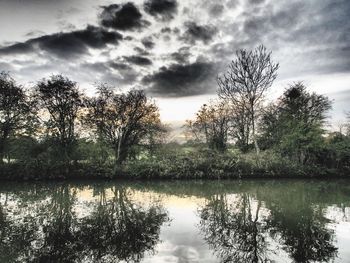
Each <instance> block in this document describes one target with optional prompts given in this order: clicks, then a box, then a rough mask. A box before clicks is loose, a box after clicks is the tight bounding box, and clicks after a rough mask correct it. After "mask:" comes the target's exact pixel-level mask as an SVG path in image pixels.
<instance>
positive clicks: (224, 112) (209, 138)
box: [186, 102, 230, 151]
mask: <svg viewBox="0 0 350 263" xmlns="http://www.w3.org/2000/svg"><path fill="white" fill-rule="evenodd" d="M229 123H230V111H229V108H228V107H227V106H226V105H225V103H223V102H220V103H211V104H209V105H207V104H204V105H203V106H202V107H201V108H200V110H199V111H198V113H197V115H196V119H195V120H194V121H190V120H187V121H186V128H187V130H188V132H190V133H192V134H193V135H194V136H195V138H196V139H197V140H203V139H204V140H205V142H206V143H207V144H208V146H209V148H211V149H214V150H219V151H224V150H226V148H227V139H228V132H229Z"/></svg>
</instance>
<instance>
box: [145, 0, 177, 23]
mask: <svg viewBox="0 0 350 263" xmlns="http://www.w3.org/2000/svg"><path fill="white" fill-rule="evenodd" d="M177 6H178V4H177V1H176V0H147V1H146V2H145V3H144V9H145V11H146V12H147V13H149V14H150V15H152V16H155V17H156V18H161V19H162V20H170V19H173V18H174V15H175V14H176V13H177Z"/></svg>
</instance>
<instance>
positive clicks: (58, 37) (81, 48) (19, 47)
mask: <svg viewBox="0 0 350 263" xmlns="http://www.w3.org/2000/svg"><path fill="white" fill-rule="evenodd" d="M122 38H123V37H122V35H121V34H119V33H118V32H109V31H106V30H104V29H101V28H99V27H95V26H90V25H89V26H87V27H86V28H85V29H83V30H77V31H72V32H66V33H56V34H52V35H45V36H41V37H37V38H32V39H29V40H27V41H26V42H24V43H16V44H13V45H10V46H6V47H2V48H0V54H3V55H8V54H22V53H29V52H34V51H39V52H40V51H46V52H48V53H50V54H53V55H56V56H59V57H63V58H69V57H71V56H76V55H81V54H85V53H88V48H96V49H100V48H104V47H106V45H107V44H114V45H116V44H118V42H119V41H120V40H122Z"/></svg>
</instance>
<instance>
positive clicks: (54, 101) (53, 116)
mask: <svg viewBox="0 0 350 263" xmlns="http://www.w3.org/2000/svg"><path fill="white" fill-rule="evenodd" d="M34 96H35V98H36V99H37V102H38V104H39V105H40V107H41V108H42V109H43V110H45V111H46V112H47V113H48V115H49V119H48V120H47V121H45V122H44V124H45V126H46V132H47V134H48V135H50V136H52V137H53V139H54V141H55V144H57V145H58V146H59V150H60V151H62V153H63V158H64V159H65V160H66V161H67V160H69V158H70V157H71V154H72V152H73V150H74V147H75V143H76V139H77V137H78V135H77V134H76V132H75V126H76V121H77V118H78V114H79V110H80V109H81V108H82V107H83V99H82V93H81V92H80V91H79V89H78V87H77V84H76V82H74V81H71V80H70V79H68V78H66V77H64V76H62V75H53V76H51V77H50V78H49V79H43V80H41V81H39V82H38V84H37V86H36V87H35V91H34ZM43 116H45V113H43Z"/></svg>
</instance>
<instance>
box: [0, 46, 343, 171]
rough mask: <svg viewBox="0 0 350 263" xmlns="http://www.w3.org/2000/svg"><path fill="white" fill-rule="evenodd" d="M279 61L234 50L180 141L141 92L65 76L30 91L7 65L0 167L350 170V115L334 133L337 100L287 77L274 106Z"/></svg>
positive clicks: (0, 84) (1, 85)
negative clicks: (331, 120)
mask: <svg viewBox="0 0 350 263" xmlns="http://www.w3.org/2000/svg"><path fill="white" fill-rule="evenodd" d="M278 68H279V64H278V63H275V62H274V61H273V60H272V54H271V52H268V51H267V50H266V48H265V47H263V46H259V47H257V48H256V49H254V50H252V51H247V50H239V51H237V53H236V58H235V59H234V60H233V61H232V62H231V63H230V64H229V66H228V69H227V71H226V72H224V73H223V74H221V75H219V76H218V78H217V83H218V88H217V94H218V98H217V99H215V100H213V101H210V102H209V103H206V104H204V105H203V106H202V107H201V108H200V109H199V111H198V112H197V114H196V116H195V118H194V119H193V120H187V121H186V124H185V128H186V131H185V133H186V135H187V137H189V140H188V142H187V143H186V144H184V145H182V146H179V145H176V144H174V143H173V144H171V143H168V144H165V143H163V141H164V138H165V135H166V132H167V130H168V129H167V127H166V126H165V125H163V124H162V123H161V121H160V116H159V109H158V107H157V105H156V104H155V102H154V101H153V100H151V99H150V98H149V97H147V95H146V93H145V91H143V90H136V89H131V90H129V91H127V92H124V93H123V92H116V90H115V89H114V88H113V87H110V86H108V85H106V84H98V85H97V89H96V90H97V92H96V95H95V96H92V97H89V96H87V95H86V94H84V92H82V90H81V89H80V88H79V87H78V84H77V83H76V82H74V81H72V80H70V79H68V78H66V77H64V76H62V75H53V76H51V77H49V78H48V79H42V80H39V81H38V82H37V83H36V84H35V85H34V87H32V88H31V89H25V88H24V87H22V86H21V85H19V84H18V83H17V82H16V81H15V80H14V79H13V78H12V77H11V76H10V75H9V74H8V73H6V72H1V73H0V163H1V167H0V168H1V169H2V171H4V170H3V169H5V168H6V167H7V168H8V166H9V165H10V164H16V163H17V164H19V163H21V165H22V166H19V167H20V168H18V169H19V170H16V172H15V173H21V171H23V169H25V170H28V171H30V169H28V167H31V168H32V170H33V171H37V170H42V173H44V174H45V173H48V172H47V171H48V170H50V171H51V173H52V171H56V170H57V173H58V174H59V173H65V174H67V175H69V174H72V170H71V168H72V167H74V169H75V171H76V172H77V171H78V173H82V172H81V171H80V170H79V169H80V168H81V167H82V166H83V165H85V168H86V169H85V170H83V171H84V172H83V173H86V172H89V173H97V174H98V173H102V174H112V175H113V176H114V175H115V174H117V173H118V172H120V169H121V168H122V169H124V168H125V167H127V169H128V172H129V173H131V174H138V175H137V177H138V176H139V177H147V178H150V177H170V178H172V177H176V178H179V177H183V176H184V175H185V177H189V178H198V177H199V178H203V177H208V178H221V177H232V176H234V177H242V176H247V175H249V174H250V175H251V174H258V175H261V174H267V175H274V174H280V173H282V172H283V173H284V172H286V170H288V171H289V172H288V173H291V174H293V175H295V174H302V175H303V174H308V173H310V171H315V169H316V170H317V169H318V170H317V171H318V172H319V173H324V172H325V171H326V172H327V173H332V174H337V173H338V172H339V171H342V174H347V173H348V172H349V171H350V117H348V121H347V123H345V124H344V125H342V129H341V130H340V131H339V132H327V130H326V126H327V124H328V123H327V114H328V113H329V110H330V109H331V102H330V100H329V99H328V98H327V97H326V96H324V95H319V94H316V93H311V92H309V91H308V89H307V87H306V86H305V85H304V84H303V83H302V82H295V83H292V84H290V85H289V86H288V87H287V88H286V89H285V91H284V93H283V94H282V95H281V97H280V98H278V99H277V100H276V101H273V102H271V101H270V102H269V103H268V101H267V99H266V97H267V95H268V92H269V89H270V87H271V86H272V84H273V82H274V80H275V79H276V77H277V71H278ZM5 161H6V163H4V162H5ZM57 164H59V165H60V169H57V168H55V167H56V165H57ZM91 164H94V165H95V164H96V165H97V170H98V172H96V170H94V169H91V167H89V165H91ZM43 167H46V168H43ZM62 167H63V169H62ZM76 167H80V168H79V169H78V168H76ZM106 167H107V168H108V169H109V170H108V169H107V170H105V168H106ZM324 168H326V169H324ZM8 169H10V170H11V169H12V168H8ZM307 169H309V170H307ZM101 170H103V171H101ZM291 171H293V172H291ZM3 173H5V172H3ZM28 173H29V172H28ZM7 174H8V172H7ZM53 174H54V175H52V176H53V177H56V176H57V175H55V172H53ZM7 177H8V176H7Z"/></svg>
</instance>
